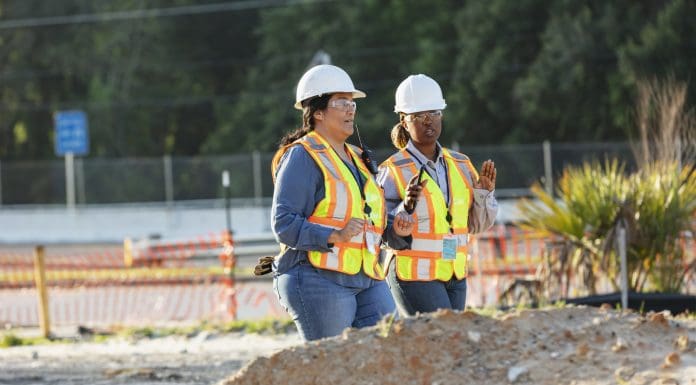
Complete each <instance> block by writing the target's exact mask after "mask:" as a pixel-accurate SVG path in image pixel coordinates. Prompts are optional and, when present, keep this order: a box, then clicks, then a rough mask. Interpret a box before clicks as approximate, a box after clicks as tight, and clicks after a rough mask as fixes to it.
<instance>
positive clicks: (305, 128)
mask: <svg viewBox="0 0 696 385" xmlns="http://www.w3.org/2000/svg"><path fill="white" fill-rule="evenodd" d="M329 99H331V94H327V95H322V96H318V97H314V98H311V99H307V100H305V101H303V102H302V127H300V128H298V129H296V130H294V131H292V132H290V133H288V134H286V135H285V136H283V137H282V138H281V139H280V145H279V146H278V147H279V148H283V147H285V146H288V145H290V144H292V143H293V142H295V141H296V140H297V139H300V138H301V137H303V136H305V135H307V134H309V133H310V132H311V131H314V113H315V112H317V111H320V110H325V109H326V107H327V106H328V105H329Z"/></svg>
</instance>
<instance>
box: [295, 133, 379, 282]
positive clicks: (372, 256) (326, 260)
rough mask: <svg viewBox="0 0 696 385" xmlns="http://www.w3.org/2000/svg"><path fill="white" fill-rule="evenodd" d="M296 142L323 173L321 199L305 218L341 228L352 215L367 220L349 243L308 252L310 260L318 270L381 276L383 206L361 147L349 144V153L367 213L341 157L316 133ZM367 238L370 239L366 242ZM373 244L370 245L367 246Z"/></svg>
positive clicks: (357, 187) (338, 243) (353, 178)
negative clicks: (363, 194) (366, 165)
mask: <svg viewBox="0 0 696 385" xmlns="http://www.w3.org/2000/svg"><path fill="white" fill-rule="evenodd" d="M296 143H299V144H301V145H302V146H304V148H305V149H306V150H307V152H308V153H309V154H310V155H311V157H312V159H314V161H315V162H316V164H317V166H318V167H319V169H320V170H321V172H322V174H323V176H324V190H325V194H324V198H323V199H322V200H321V201H319V203H318V204H317V206H316V207H315V208H314V212H313V213H312V215H311V216H310V217H309V218H308V221H309V222H311V223H315V224H318V225H322V226H326V227H330V228H332V229H342V228H343V227H345V225H346V224H347V223H348V221H349V220H350V219H351V218H360V219H366V228H365V231H364V232H361V233H360V234H358V235H356V236H354V237H353V238H351V240H350V241H349V242H337V243H334V246H333V248H332V249H331V251H330V252H327V253H323V252H320V251H309V252H308V253H307V254H308V258H309V262H310V263H311V264H312V265H314V266H315V267H318V268H321V269H328V270H335V271H340V272H342V273H346V274H357V273H358V272H359V271H360V269H361V268H362V269H363V271H364V272H365V274H367V275H368V276H370V277H372V278H375V279H384V275H385V273H384V270H383V269H382V267H381V266H380V265H379V264H378V262H379V259H378V256H379V252H380V243H381V239H382V232H383V230H384V227H385V226H386V205H385V203H384V195H383V193H382V189H381V188H380V187H379V186H378V185H377V183H376V182H375V180H374V178H373V176H372V174H370V172H369V170H368V169H367V167H365V165H364V164H363V163H362V160H361V159H360V156H359V152H360V149H358V148H354V147H353V146H350V145H348V146H347V149H348V155H349V156H351V157H352V158H353V159H354V161H355V162H354V164H355V165H357V167H358V171H359V172H360V174H361V175H362V177H363V179H364V180H365V184H364V188H363V191H364V193H365V200H366V201H367V203H368V205H369V206H370V208H371V212H370V214H369V215H367V214H365V213H364V212H363V207H364V202H363V200H362V197H361V194H360V187H359V185H358V183H357V181H356V180H355V177H354V176H353V174H352V172H351V171H350V169H348V167H347V166H346V165H345V164H344V163H343V161H342V160H341V158H340V157H339V156H338V155H337V154H336V152H335V151H334V150H333V149H332V148H331V146H330V145H329V144H328V143H327V142H326V140H325V139H324V138H322V137H321V135H319V134H318V133H317V132H311V133H309V134H307V135H305V136H304V137H302V138H301V139H299V140H298V141H297V142H296ZM367 239H373V240H374V241H373V242H370V243H369V244H368V242H367ZM369 246H372V248H371V249H370V248H368V247H369Z"/></svg>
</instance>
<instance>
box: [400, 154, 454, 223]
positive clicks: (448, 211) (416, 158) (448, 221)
mask: <svg viewBox="0 0 696 385" xmlns="http://www.w3.org/2000/svg"><path fill="white" fill-rule="evenodd" d="M406 151H408V153H409V154H411V157H413V159H414V160H415V161H416V162H418V164H419V165H420V166H421V168H425V172H427V173H428V175H430V172H429V171H428V168H427V167H425V164H424V163H423V162H422V161H421V160H420V159H419V158H418V157H417V156H416V155H415V154H414V153H413V152H411V150H409V149H408V148H407V149H406ZM443 159H444V158H443ZM443 166H444V167H445V184H446V185H447V195H449V199H445V208H446V209H447V212H446V215H445V219H446V220H447V224H448V225H449V230H450V233H451V234H454V229H453V228H452V214H451V213H450V202H451V201H452V189H451V188H450V184H449V169H448V167H447V162H443ZM435 174H436V175H437V168H436V169H435ZM430 177H431V178H432V175H430ZM433 179H437V178H433ZM438 187H439V186H438ZM443 195H444V194H443Z"/></svg>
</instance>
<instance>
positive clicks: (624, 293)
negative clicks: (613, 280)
mask: <svg viewBox="0 0 696 385" xmlns="http://www.w3.org/2000/svg"><path fill="white" fill-rule="evenodd" d="M616 235H617V243H618V245H617V246H618V249H619V263H620V264H621V310H622V311H626V309H628V264H627V261H626V225H625V223H624V221H623V219H620V220H619V228H618V230H617V232H616Z"/></svg>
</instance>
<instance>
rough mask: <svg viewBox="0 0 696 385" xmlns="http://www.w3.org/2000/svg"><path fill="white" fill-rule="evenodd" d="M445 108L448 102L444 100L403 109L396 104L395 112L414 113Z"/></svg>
mask: <svg viewBox="0 0 696 385" xmlns="http://www.w3.org/2000/svg"><path fill="white" fill-rule="evenodd" d="M445 108H447V103H445V102H444V100H443V101H442V103H434V104H430V105H427V106H417V107H415V106H414V107H405V108H401V109H399V108H398V107H397V106H394V112H396V113H397V114H398V113H399V112H403V113H404V114H414V113H416V112H424V111H434V110H444V109H445Z"/></svg>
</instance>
